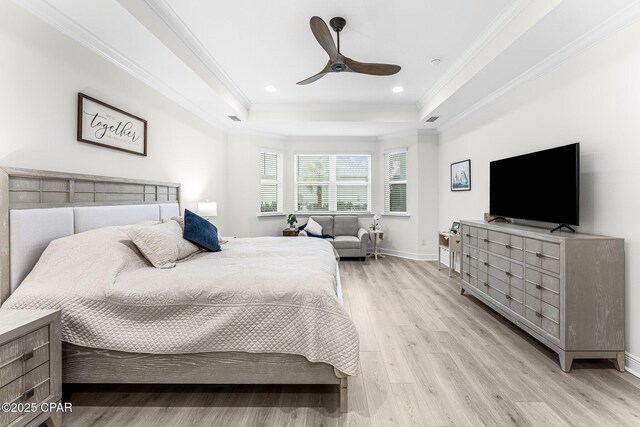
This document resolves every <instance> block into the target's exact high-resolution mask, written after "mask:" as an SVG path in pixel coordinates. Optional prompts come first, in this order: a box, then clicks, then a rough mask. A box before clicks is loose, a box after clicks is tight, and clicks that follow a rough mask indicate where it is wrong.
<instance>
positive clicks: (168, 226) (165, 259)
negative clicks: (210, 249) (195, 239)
mask: <svg viewBox="0 0 640 427" xmlns="http://www.w3.org/2000/svg"><path fill="white" fill-rule="evenodd" d="M123 231H124V232H125V233H127V235H128V236H129V238H130V239H131V241H133V243H134V244H135V245H136V246H137V248H138V250H140V252H142V255H144V257H145V258H146V259H148V260H149V262H150V263H151V264H153V266H154V267H156V268H173V267H175V266H176V261H179V260H181V259H184V258H187V257H189V256H191V255H193V254H195V253H196V252H198V251H199V250H200V248H198V247H197V246H196V245H194V244H193V243H191V242H189V241H188V240H185V239H184V238H183V237H182V228H180V225H179V224H178V223H177V222H176V221H173V220H170V221H167V222H164V223H161V224H158V225H139V226H138V225H134V226H132V227H127V228H124V229H123Z"/></svg>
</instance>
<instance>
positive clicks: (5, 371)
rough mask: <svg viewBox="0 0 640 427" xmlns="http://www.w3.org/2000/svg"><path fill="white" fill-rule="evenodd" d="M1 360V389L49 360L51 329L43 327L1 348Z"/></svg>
mask: <svg viewBox="0 0 640 427" xmlns="http://www.w3.org/2000/svg"><path fill="white" fill-rule="evenodd" d="M0 360H2V363H0V387H4V386H5V385H7V384H9V383H10V382H12V381H13V380H15V379H16V378H19V377H21V376H22V375H24V374H25V373H26V372H29V371H31V370H32V369H34V368H35V367H37V366H39V365H41V364H42V363H44V362H46V361H47V360H49V327H48V326H45V327H42V328H40V329H38V330H37V331H34V332H31V333H30V334H27V335H25V336H23V337H20V338H18V339H15V340H13V341H10V342H8V343H7V344H4V345H3V346H1V347H0Z"/></svg>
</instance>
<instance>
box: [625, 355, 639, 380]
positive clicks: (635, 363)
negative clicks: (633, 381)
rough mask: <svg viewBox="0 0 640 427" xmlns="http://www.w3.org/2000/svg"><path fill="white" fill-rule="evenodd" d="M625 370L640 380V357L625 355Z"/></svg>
mask: <svg viewBox="0 0 640 427" xmlns="http://www.w3.org/2000/svg"><path fill="white" fill-rule="evenodd" d="M624 369H625V370H626V371H627V372H629V373H630V374H631V375H635V376H636V377H638V378H640V357H638V356H634V355H633V354H631V353H628V352H625V353H624Z"/></svg>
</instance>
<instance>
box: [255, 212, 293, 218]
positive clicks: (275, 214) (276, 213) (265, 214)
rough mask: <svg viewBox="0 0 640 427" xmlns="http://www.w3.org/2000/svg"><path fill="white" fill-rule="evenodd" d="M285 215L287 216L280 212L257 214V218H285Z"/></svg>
mask: <svg viewBox="0 0 640 427" xmlns="http://www.w3.org/2000/svg"><path fill="white" fill-rule="evenodd" d="M286 215H287V214H286V213H282V212H269V213H259V214H258V218H261V217H270V216H286Z"/></svg>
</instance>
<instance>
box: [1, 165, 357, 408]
mask: <svg viewBox="0 0 640 427" xmlns="http://www.w3.org/2000/svg"><path fill="white" fill-rule="evenodd" d="M142 204H178V206H179V205H180V184H177V183H166V182H156V181H146V180H135V179H126V178H114V177H103V176H94V175H80V174H69V173H60V172H50V171H42V170H31V169H17V168H8V167H0V304H2V303H3V302H4V301H5V300H6V299H7V298H8V297H9V295H10V293H11V262H10V260H11V254H10V250H11V249H10V248H11V246H10V240H9V239H10V231H11V211H12V210H16V209H48V208H60V207H81V206H118V205H120V206H121V205H142ZM338 277H339V275H338ZM62 365H63V367H62V369H63V372H62V379H63V382H64V383H96V384H102V383H105V384H106V383H128V384H131V383H151V384H335V385H338V386H339V393H340V411H341V412H347V409H348V377H347V376H345V375H343V374H342V373H340V372H338V371H337V370H335V369H334V368H333V367H332V366H331V365H329V364H326V363H313V362H309V361H308V360H307V359H306V358H304V357H303V356H299V355H290V354H272V353H256V354H251V353H241V352H217V353H193V354H145V353H127V352H120V351H112V350H104V349H95V348H88V347H81V346H77V345H73V344H70V343H63V348H62Z"/></svg>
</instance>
